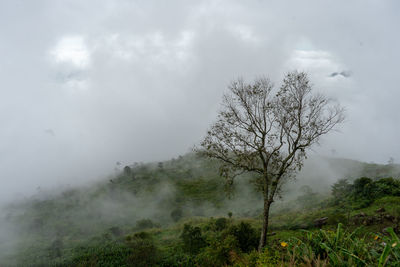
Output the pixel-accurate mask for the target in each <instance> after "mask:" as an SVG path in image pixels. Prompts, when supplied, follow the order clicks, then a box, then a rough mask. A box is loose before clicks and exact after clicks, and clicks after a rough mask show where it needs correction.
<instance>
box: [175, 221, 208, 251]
mask: <svg viewBox="0 0 400 267" xmlns="http://www.w3.org/2000/svg"><path fill="white" fill-rule="evenodd" d="M180 238H181V239H182V241H183V246H184V250H185V251H186V252H188V253H190V254H197V253H198V252H199V251H200V249H202V248H203V247H205V246H206V245H207V243H206V241H205V240H204V237H203V236H202V234H201V229H200V227H193V226H191V225H190V224H185V225H184V226H183V231H182V234H181V236H180Z"/></svg>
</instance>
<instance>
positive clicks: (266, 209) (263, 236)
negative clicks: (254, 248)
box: [258, 199, 272, 252]
mask: <svg viewBox="0 0 400 267" xmlns="http://www.w3.org/2000/svg"><path fill="white" fill-rule="evenodd" d="M271 203H272V202H270V201H268V200H267V199H264V211H263V225H262V230H261V237H260V243H259V245H258V251H260V252H261V250H262V249H263V248H264V247H265V245H266V244H267V235H268V221H269V220H268V219H269V208H270V207H271Z"/></svg>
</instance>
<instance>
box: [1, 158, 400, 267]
mask: <svg viewBox="0 0 400 267" xmlns="http://www.w3.org/2000/svg"><path fill="white" fill-rule="evenodd" d="M218 170H219V164H218V163H217V162H215V161H212V160H207V159H203V158H200V157H198V156H197V155H195V154H187V155H185V156H180V157H178V158H177V159H172V160H169V161H165V162H158V163H148V164H138V163H136V164H133V165H131V166H125V167H124V168H123V169H122V170H120V171H119V173H118V174H117V175H115V176H113V177H111V178H110V179H108V180H107V181H102V182H99V183H98V184H95V185H92V186H87V187H85V188H75V189H68V190H64V191H61V192H58V193H55V192H53V193H49V192H39V193H38V194H37V195H35V196H33V197H32V198H30V199H27V200H23V201H21V202H19V203H13V204H10V205H8V206H7V207H6V208H5V209H4V211H3V212H2V214H3V218H2V227H1V233H0V234H1V237H2V240H4V241H3V242H2V244H1V247H0V249H1V251H2V252H1V253H2V255H1V257H0V262H4V264H5V265H11V266H13V265H26V264H27V263H29V264H30V265H37V266H42V265H43V264H44V265H60V264H61V265H63V264H65V265H67V266H70V264H71V262H75V263H77V264H78V263H79V261H82V262H85V261H86V260H88V259H91V260H93V259H92V257H93V255H97V254H98V253H106V254H107V253H111V252H110V251H114V252H112V253H111V254H113V253H117V254H118V255H120V257H121V258H123V259H125V258H126V257H128V256H129V255H130V256H132V255H131V254H132V250H131V248H130V247H129V246H131V245H132V244H131V243H132V242H133V243H135V242H139V241H132V240H136V239H137V237H135V238H134V236H135V233H138V232H140V231H142V230H144V229H153V230H147V231H150V233H151V236H152V238H153V239H155V241H154V240H153V241H154V242H155V244H156V245H154V244H153V243H151V244H150V243H149V246H150V247H151V246H154V249H155V248H156V247H157V249H160V248H161V250H166V251H167V252H166V254H165V253H164V257H166V256H165V255H169V256H171V255H170V254H171V253H172V254H173V252H171V249H172V250H173V249H175V248H176V247H175V244H179V242H178V241H179V236H180V234H181V233H182V231H183V230H184V224H185V222H186V223H187V222H191V223H192V225H194V226H199V227H200V226H201V227H203V228H204V227H205V226H206V225H209V224H210V223H211V224H215V221H213V220H214V219H211V221H210V219H209V217H215V218H222V217H226V216H227V214H228V213H229V214H230V216H232V214H233V217H232V219H231V222H230V224H232V225H236V224H238V225H240V222H242V221H246V222H248V223H250V226H251V227H255V228H254V229H257V227H258V226H259V219H258V216H259V214H260V208H261V198H260V196H259V194H258V192H256V191H255V190H254V189H253V187H252V186H251V184H250V183H251V181H252V177H250V176H243V177H241V178H242V179H238V181H237V183H236V185H235V187H234V190H233V194H232V195H230V196H228V195H227V194H226V193H225V192H224V186H225V185H224V181H223V180H222V178H220V176H219V172H218ZM361 176H368V177H374V178H380V177H387V176H394V177H400V168H399V166H398V165H379V164H368V163H363V162H358V161H354V160H347V159H334V158H313V159H310V160H309V161H308V162H307V164H306V165H305V167H304V169H303V171H302V172H301V173H300V174H299V175H298V179H297V182H294V183H289V184H288V186H287V187H286V188H285V190H284V196H285V198H284V200H285V201H280V202H277V203H276V205H275V206H274V210H273V212H272V219H271V222H272V228H273V229H274V230H275V231H279V234H278V235H277V236H276V237H275V238H278V239H279V238H282V236H285V235H286V234H287V233H288V232H287V231H294V230H297V229H300V228H308V227H312V222H313V220H315V219H316V218H319V217H324V216H326V215H329V217H330V221H329V224H330V225H334V224H336V223H338V222H341V220H342V219H343V216H344V215H343V214H344V213H343V212H342V211H338V206H332V205H331V204H329V201H330V188H331V185H332V184H333V183H334V182H336V181H337V180H338V179H339V178H349V180H350V181H354V179H356V178H358V177H361ZM396 201H397V200H396ZM378 203H379V202H378ZM371 205H374V204H371ZM374 208H375V206H374ZM351 212H353V213H354V214H355V213H356V212H359V211H358V210H357V211H356V212H355V211H351ZM369 213H371V211H369ZM348 216H350V215H348ZM210 227H211V226H210ZM238 231H239V230H238ZM254 231H255V232H257V233H258V231H256V230H254ZM127 237H129V238H131V239H132V240H130V241H126V240H125V238H127ZM139 239H140V238H139ZM145 239H146V238H145ZM140 240H141V241H140V242H144V243H146V242H150V241H143V240H142V239H140ZM153 241H152V242H153ZM121 242H122V243H121ZM146 244H147V243H146ZM157 244H158V245H157ZM107 251H108V252H107ZM82 255H86V256H87V258H86V259H83V258H80V257H83V256H82ZM113 255H114V254H113ZM182 255H186V254H182ZM114 256H115V255H114ZM114 256H112V257H113V260H115V258H114ZM169 256H168V257H169ZM110 257H111V256H110ZM182 257H183V256H182ZM78 259H80V260H78ZM75 263H74V264H75ZM96 264H98V262H97V263H96Z"/></svg>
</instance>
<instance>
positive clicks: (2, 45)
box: [0, 0, 400, 198]
mask: <svg viewBox="0 0 400 267" xmlns="http://www.w3.org/2000/svg"><path fill="white" fill-rule="evenodd" d="M341 2H343V3H344V1H339V2H338V1H334V2H327V3H323V4H322V3H321V2H319V1H310V2H307V4H304V3H303V2H286V1H279V2H278V1H256V0H254V1H247V2H245V3H244V2H241V1H224V0H221V1H198V2H195V3H194V2H188V1H182V0H175V1H168V2H162V1H124V0H119V1H112V2H110V1H105V0H104V1H103V0H100V1H94V0H93V1H84V2H82V1H74V0H70V1H62V2H61V1H50V0H42V1H39V2H37V3H36V2H35V4H33V3H31V2H30V1H18V2H11V1H3V2H1V3H0V22H1V23H0V32H1V33H2V35H1V36H0V57H1V58H2V64H1V65H0V81H1V82H2V86H1V89H0V121H1V125H2V131H0V141H1V142H0V151H1V153H0V176H1V177H3V178H2V183H3V184H2V188H3V190H2V192H0V193H4V194H2V197H3V198H8V197H10V196H13V195H15V194H17V192H20V193H26V192H32V191H33V190H34V188H36V187H37V186H48V187H52V186H54V187H57V186H58V185H60V184H67V183H73V184H75V183H82V182H85V181H88V180H93V179H98V177H101V176H104V174H105V173H107V172H109V171H110V170H112V169H113V167H114V164H115V162H116V161H121V162H122V163H123V164H129V163H132V162H134V161H152V160H156V161H158V160H163V159H168V158H170V157H173V156H176V155H177V154H182V153H185V152H186V151H188V150H189V149H190V147H192V145H193V144H195V143H196V142H198V141H199V140H200V138H201V137H202V136H203V135H204V133H205V132H206V130H207V127H208V126H209V125H210V123H211V122H212V121H213V120H214V119H215V115H216V111H217V110H218V108H219V104H220V100H221V95H222V93H223V92H224V90H226V86H227V84H228V83H229V82H230V80H232V79H234V78H237V77H243V78H244V79H246V80H251V79H253V78H255V77H257V76H259V75H268V76H269V77H270V78H271V79H272V80H273V81H275V83H276V84H277V86H279V81H280V79H281V78H282V75H283V74H284V73H285V72H287V71H290V70H292V69H294V68H297V69H300V70H306V71H308V72H309V73H310V77H311V79H312V82H313V84H314V87H315V89H316V90H317V91H322V92H323V93H325V94H327V95H328V96H329V97H332V98H335V99H337V100H338V101H339V102H341V103H343V104H344V105H345V106H346V108H347V113H348V118H347V122H346V124H345V125H344V126H343V127H342V129H341V133H336V134H332V135H329V136H327V137H326V138H324V139H323V140H322V143H321V144H322V146H321V147H320V148H315V152H317V153H321V154H324V153H325V154H330V151H331V150H332V149H335V150H336V151H337V156H341V157H350V158H355V159H360V160H366V161H378V162H385V161H387V159H388V158H389V157H390V156H392V157H394V159H395V161H396V159H398V158H400V154H399V153H400V152H399V151H400V150H399V149H398V146H397V145H396V144H397V134H396V133H397V132H398V131H399V130H400V129H399V126H398V125H400V119H399V116H397V113H398V112H397V110H396V107H397V106H398V103H397V102H398V100H397V99H399V97H400V93H399V90H398V82H397V80H396V77H397V74H396V71H397V65H398V60H397V59H398V58H399V51H398V47H399V45H400V38H399V37H398V35H396V34H395V32H396V26H397V25H398V24H399V18H398V16H397V13H398V10H399V5H398V4H397V2H396V1H387V2H381V1H373V0H371V1H353V2H351V3H348V2H346V8H343V5H342V4H341ZM360 44H362V45H360ZM347 70H350V71H351V72H352V74H351V75H350V76H349V75H347V72H343V71H347ZM335 72H337V73H338V75H336V76H335V77H328V76H329V75H330V74H332V73H335ZM340 73H342V74H340ZM346 75H347V76H348V77H346V78H345V77H343V76H346ZM43 129H52V130H53V131H54V133H56V135H54V136H50V135H49V134H43V131H44V130H43ZM50 137H51V138H50Z"/></svg>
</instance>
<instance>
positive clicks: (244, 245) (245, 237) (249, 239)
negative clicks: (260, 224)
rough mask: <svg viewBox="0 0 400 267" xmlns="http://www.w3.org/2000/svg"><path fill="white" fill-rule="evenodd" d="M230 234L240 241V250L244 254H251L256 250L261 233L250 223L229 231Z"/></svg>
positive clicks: (236, 226)
mask: <svg viewBox="0 0 400 267" xmlns="http://www.w3.org/2000/svg"><path fill="white" fill-rule="evenodd" d="M229 232H230V233H231V234H232V235H233V236H234V237H235V238H236V240H237V241H238V245H239V248H240V249H241V251H243V252H250V251H251V250H253V249H256V248H257V246H258V241H259V238H260V237H259V231H257V230H256V229H255V228H253V227H252V226H251V225H250V224H249V223H245V222H241V223H240V224H239V225H234V226H232V227H231V228H230V229H229Z"/></svg>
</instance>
